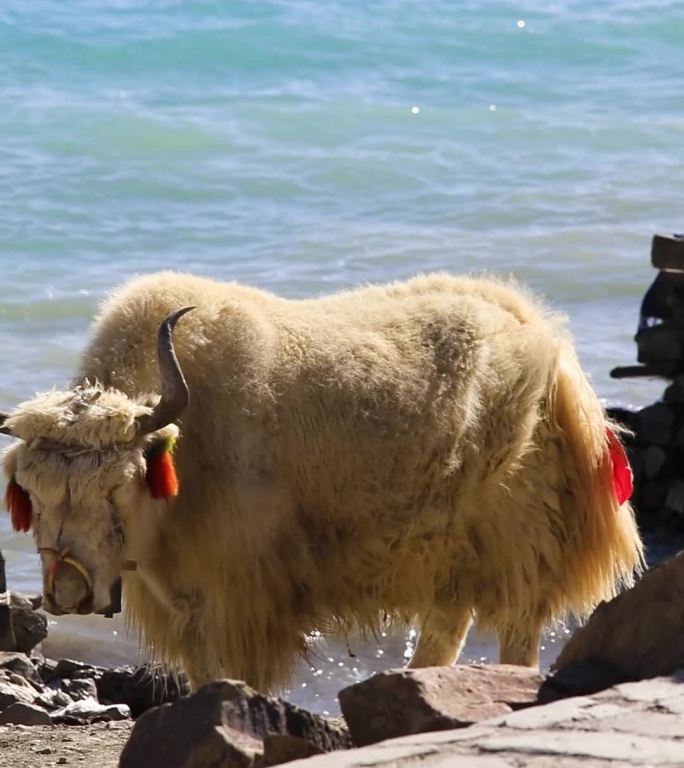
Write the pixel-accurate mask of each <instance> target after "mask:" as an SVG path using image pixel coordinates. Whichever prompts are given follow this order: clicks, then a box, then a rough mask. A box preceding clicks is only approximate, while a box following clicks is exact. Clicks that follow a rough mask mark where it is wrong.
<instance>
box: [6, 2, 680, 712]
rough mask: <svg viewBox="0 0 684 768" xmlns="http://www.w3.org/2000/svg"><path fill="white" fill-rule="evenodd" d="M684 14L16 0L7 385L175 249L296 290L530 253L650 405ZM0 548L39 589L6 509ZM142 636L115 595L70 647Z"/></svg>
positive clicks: (326, 693) (35, 376)
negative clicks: (641, 363)
mask: <svg viewBox="0 0 684 768" xmlns="http://www.w3.org/2000/svg"><path fill="white" fill-rule="evenodd" d="M683 32H684V7H683V6H682V5H681V4H680V3H674V2H672V3H669V2H658V3H654V2H640V3H636V2H633V1H631V0H610V1H609V2H605V3H601V4H600V5H597V4H596V3H589V2H586V1H572V2H570V1H568V2H557V3H553V4H551V5H548V6H546V7H545V8H543V9H542V8H540V7H539V4H538V3H532V2H518V3H510V2H491V3H484V4H483V3H474V2H465V3H459V4H454V3H448V2H446V0H442V1H440V2H430V3H428V4H425V3H415V2H410V1H409V0H405V1H404V2H399V1H398V0H384V1H382V2H378V3H373V4H367V3H361V2H358V0H346V1H345V2H341V1H340V2H335V1H333V2H330V3H325V4H320V3H313V2H310V0H271V1H270V2H263V3H258V4H255V3H248V2H239V1H236V2H232V3H231V4H230V5H226V4H225V3H221V2H219V1H218V0H214V1H212V0H201V1H200V2H195V3H191V4H187V3H180V2H177V1H175V0H149V1H148V2H146V3H144V4H141V3H133V2H131V0H81V1H80V2H77V3H62V2H56V0H34V1H33V2H31V3H25V2H20V1H19V0H6V2H3V4H2V7H0V100H1V101H2V104H3V108H2V109H1V110H0V181H1V183H0V222H2V238H1V240H0V267H2V281H0V349H1V350H2V359H3V361H4V364H3V365H2V367H1V368H0V407H10V406H12V405H13V404H15V403H16V402H18V401H19V400H20V399H23V398H25V397H27V396H29V395H30V394H32V393H33V392H34V391H35V390H39V389H45V388H49V387H51V386H53V385H59V384H63V383H64V382H66V381H67V380H68V378H69V375H70V372H71V371H72V370H73V367H74V365H75V363H76V360H77V355H78V352H79V350H80V349H81V348H82V347H83V345H84V343H85V340H86V335H87V329H88V325H89V321H90V319H91V317H92V315H93V313H94V312H95V309H96V306H97V303H98V301H99V300H100V299H101V298H102V297H103V296H104V295H105V294H106V293H107V292H108V291H109V290H110V289H111V288H112V287H113V286H114V285H116V284H117V283H119V282H120V281H122V280H124V279H126V278H127V277H129V276H131V275H134V274H137V273H141V272H147V271H151V270H157V269H161V268H169V267H171V268H176V269H185V270H191V271H196V272H199V273H202V274H206V275H210V276H214V277H217V278H224V279H238V280H242V281H245V282H249V283H254V284H256V285H259V286H262V287H265V288H269V289H271V290H275V291H278V292H281V293H283V294H284V295H288V296H309V295H317V294H320V293H322V292H325V291H328V290H331V289H334V288H337V287H344V286H349V285H352V284H357V283H361V282H365V281H369V280H388V279H393V278H398V277H403V276H406V275H409V274H412V273H414V272H416V271H419V270H429V269H447V270H451V271H453V272H465V271H471V270H476V271H481V270H487V271H496V272H503V273H513V274H515V275H516V276H517V277H518V278H519V279H520V280H522V281H524V282H526V283H528V284H529V285H530V286H532V287H533V288H534V289H535V290H536V291H539V292H541V293H542V294H544V295H545V297H546V299H547V301H548V302H549V303H550V304H551V305H552V306H553V307H555V308H557V309H558V310H560V311H562V312H564V313H566V314H567V315H568V317H569V323H570V327H571V329H572V331H573V333H574V334H575V337H576V339H577V344H578V349H579V352H580V356H581V359H582V362H583V364H584V365H585V367H586V368H587V370H588V371H589V372H590V374H591V375H592V378H593V381H594V384H595V386H596V388H597V390H598V392H599V393H600V394H601V396H603V397H604V398H605V399H606V400H607V401H610V402H613V403H614V402H623V403H646V402H650V401H651V400H653V399H654V398H655V397H656V396H657V395H658V394H659V392H660V390H661V388H662V385H661V384H659V383H657V382H656V383H654V382H647V381H633V382H627V381H614V380H611V379H610V378H609V376H608V371H609V370H610V368H612V367H613V366H614V365H618V364H627V363H632V362H633V361H634V358H635V347H634V343H633V341H632V337H633V333H634V331H635V328H636V322H637V314H638V309H639V302H640V299H641V296H642V295H643V293H644V291H645V289H646V288H647V287H648V285H649V284H650V282H651V280H652V279H653V273H652V270H651V268H650V266H649V258H648V256H649V247H650V237H651V235H652V234H653V233H654V232H657V231H662V232H672V231H677V230H678V229H680V228H681V226H682V220H681V189H682V185H683V182H684V168H683V167H682V164H681V162H680V159H681V156H682V149H683V145H684V113H682V110H681V106H680V104H679V101H680V100H679V99H677V94H679V93H681V92H682V85H683V83H682V79H683V78H684V74H683V70H682V68H681V66H680V64H681V40H682V33H683ZM3 444H5V443H4V441H3ZM0 547H2V549H3V551H4V552H5V555H6V557H7V559H8V571H9V579H10V584H11V586H12V587H13V588H15V589H19V590H25V591H30V590H34V589H37V588H38V586H39V580H38V570H37V561H36V556H35V555H34V554H33V553H32V546H31V542H30V541H29V539H28V538H26V537H22V536H17V535H15V534H12V533H11V532H10V530H9V527H8V525H7V521H6V519H5V518H4V517H3V518H2V519H1V520H0ZM114 632H116V633H117V634H113V633H114ZM552 641H553V642H552ZM558 642H559V640H558V637H557V636H556V637H554V638H551V637H550V638H549V639H548V641H547V643H546V644H545V645H546V650H545V652H544V653H545V656H544V658H545V659H546V660H547V661H549V660H550V659H551V658H552V657H553V656H554V655H555V650H556V648H557V645H558ZM404 643H405V641H404V638H398V639H393V640H389V639H387V640H386V641H383V643H382V647H381V648H380V649H378V648H377V647H375V646H374V645H373V646H370V647H366V648H357V656H356V658H354V659H350V658H348V656H347V655H346V649H345V648H344V647H343V646H340V647H337V646H336V647H334V648H333V649H332V650H331V651H330V652H328V651H321V653H320V656H321V659H320V660H319V662H318V670H321V671H320V673H318V670H317V674H315V675H314V674H313V672H311V671H310V670H309V671H308V672H304V673H303V674H302V676H301V678H300V679H299V680H298V681H297V684H296V687H295V691H294V692H293V697H294V698H296V699H297V700H298V701H301V702H303V703H307V704H310V705H312V706H316V707H317V708H319V709H321V710H323V709H330V708H332V707H334V706H335V704H334V698H333V692H334V690H336V689H337V688H338V687H341V684H342V683H343V682H346V681H348V680H350V679H354V678H355V677H356V676H365V675H367V674H368V673H369V672H370V671H371V670H373V669H377V668H382V667H384V666H390V665H392V664H396V663H397V662H399V661H401V659H402V657H403V651H404ZM134 647H135V643H134V641H132V640H130V639H126V638H125V635H124V630H123V628H122V627H121V626H120V624H119V622H118V621H114V622H111V621H108V620H106V619H103V618H95V617H93V618H90V619H88V620H85V619H60V620H59V621H58V622H56V623H54V624H53V625H52V626H51V640H50V642H49V644H48V649H49V650H50V652H52V653H54V654H56V655H59V654H62V653H67V652H68V653H72V654H73V655H77V656H81V657H84V658H85V657H87V658H90V659H92V660H94V661H101V662H114V661H122V660H125V659H132V658H133V657H134ZM379 650H382V651H383V653H382V654H380V653H379ZM465 655H466V657H467V658H468V659H479V658H481V657H486V658H488V659H490V658H492V657H493V656H494V649H493V646H492V643H491V641H490V640H489V639H487V638H484V639H481V640H478V639H476V638H474V637H473V638H472V639H471V640H469V643H468V646H467V648H466V652H465ZM329 659H332V661H329ZM340 664H342V666H339V665H340ZM355 670H356V671H355ZM305 683H306V688H302V686H303V685H304V684H305ZM316 694H318V696H316Z"/></svg>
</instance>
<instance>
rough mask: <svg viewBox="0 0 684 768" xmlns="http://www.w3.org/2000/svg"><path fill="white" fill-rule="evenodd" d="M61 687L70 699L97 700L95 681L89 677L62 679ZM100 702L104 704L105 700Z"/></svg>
mask: <svg viewBox="0 0 684 768" xmlns="http://www.w3.org/2000/svg"><path fill="white" fill-rule="evenodd" d="M61 687H62V690H63V691H64V693H65V694H66V695H67V696H68V697H69V698H70V699H71V700H72V701H82V700H85V699H95V700H96V701H97V698H98V697H97V686H96V685H95V681H94V680H91V679H90V678H84V679H82V680H79V679H76V680H62V686H61ZM102 703H103V704H104V703H105V702H102ZM110 703H111V702H110Z"/></svg>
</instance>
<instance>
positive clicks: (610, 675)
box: [538, 661, 631, 704]
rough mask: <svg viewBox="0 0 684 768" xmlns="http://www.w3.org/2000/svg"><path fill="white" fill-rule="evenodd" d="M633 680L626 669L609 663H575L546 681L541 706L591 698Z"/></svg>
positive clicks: (540, 691)
mask: <svg viewBox="0 0 684 768" xmlns="http://www.w3.org/2000/svg"><path fill="white" fill-rule="evenodd" d="M630 680H631V677H630V675H629V674H628V673H627V672H625V670H624V669H620V668H619V667H616V666H615V665H614V664H610V663H609V662H607V661H574V662H572V663H570V664H568V665H566V666H564V667H563V668H562V669H560V670H558V671H557V672H556V673H555V674H552V675H550V676H549V677H547V678H546V680H544V682H543V683H542V685H541V688H540V689H539V694H538V701H539V704H548V703H549V702H551V701H557V700H558V699H567V698H570V697H574V696H590V695H591V694H593V693H598V692H599V691H604V690H606V688H612V687H613V686H614V685H619V684H620V683H626V682H629V681H630Z"/></svg>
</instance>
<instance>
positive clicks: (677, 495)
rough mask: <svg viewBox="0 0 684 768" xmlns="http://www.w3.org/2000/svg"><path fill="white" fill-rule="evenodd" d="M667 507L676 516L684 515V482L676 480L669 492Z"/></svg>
mask: <svg viewBox="0 0 684 768" xmlns="http://www.w3.org/2000/svg"><path fill="white" fill-rule="evenodd" d="M665 506H666V507H667V509H671V510H672V511H673V512H674V513H675V514H677V515H681V514H682V513H684V481H682V480H675V481H674V482H673V483H672V484H671V485H670V487H669V488H668V490H667V496H666V497H665Z"/></svg>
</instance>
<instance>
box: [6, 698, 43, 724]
mask: <svg viewBox="0 0 684 768" xmlns="http://www.w3.org/2000/svg"><path fill="white" fill-rule="evenodd" d="M10 723H11V724H12V725H50V724H51V723H50V715H48V713H47V712H46V711H45V710H44V709H42V708H41V707H37V706H36V705H35V704H24V703H21V702H18V703H16V704H10V705H9V707H6V708H5V709H2V710H0V725H9V724H10Z"/></svg>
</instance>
